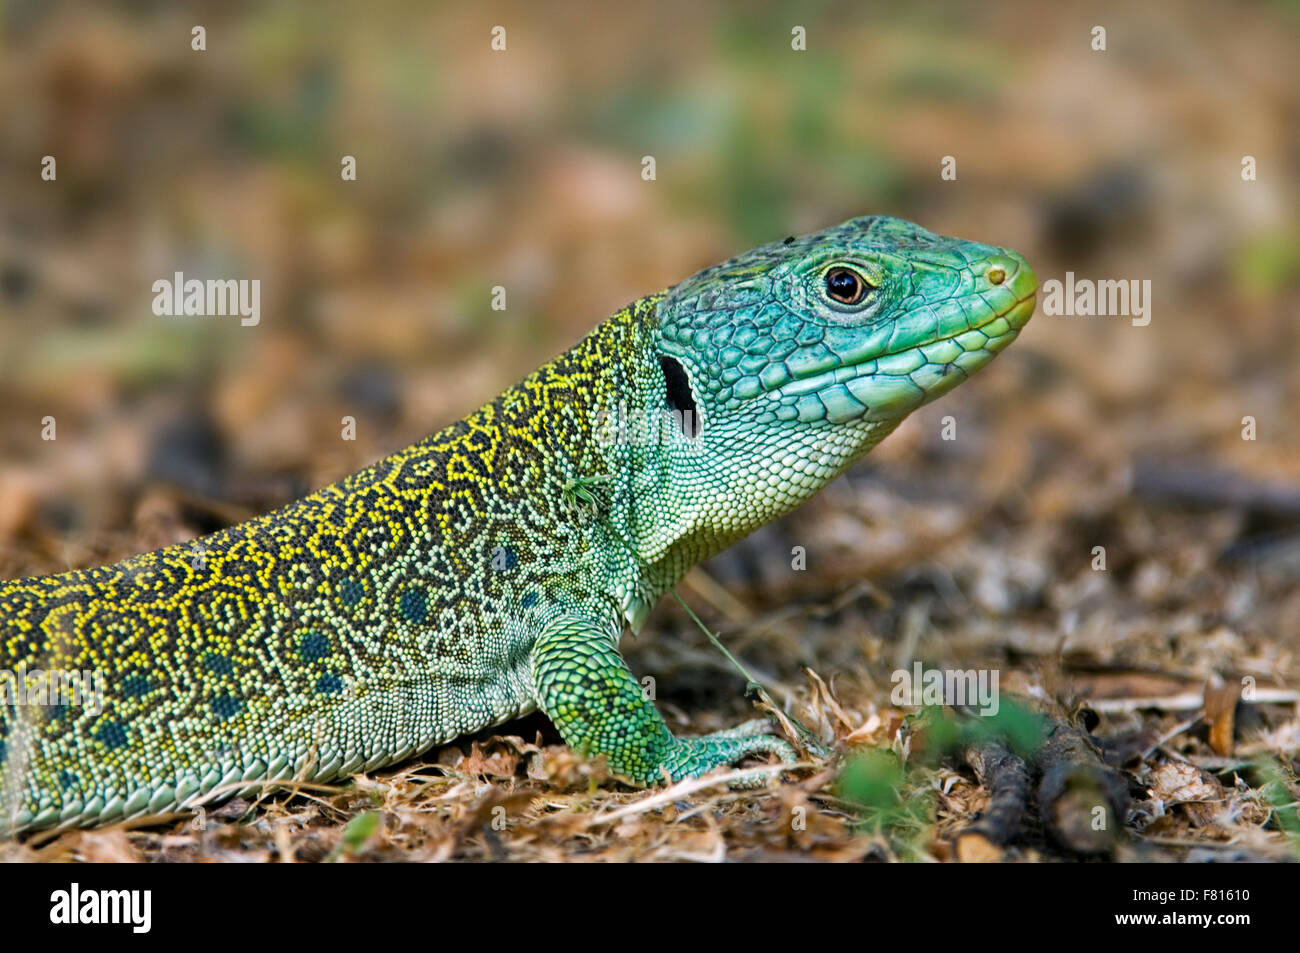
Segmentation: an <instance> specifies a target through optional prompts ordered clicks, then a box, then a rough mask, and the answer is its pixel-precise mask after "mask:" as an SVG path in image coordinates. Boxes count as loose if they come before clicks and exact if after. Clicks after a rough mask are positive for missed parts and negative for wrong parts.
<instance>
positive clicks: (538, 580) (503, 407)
mask: <svg viewBox="0 0 1300 953" xmlns="http://www.w3.org/2000/svg"><path fill="white" fill-rule="evenodd" d="M1037 287H1038V284H1037V279H1036V277H1035V275H1034V272H1033V269H1032V268H1031V267H1030V266H1029V264H1028V263H1027V262H1026V261H1025V259H1024V258H1023V257H1021V256H1020V255H1019V254H1018V253H1017V252H1015V251H1013V250H1011V249H1008V248H1002V247H998V246H993V245H986V244H982V243H978V242H972V241H966V240H962V239H957V238H947V237H943V236H940V235H937V234H935V233H932V232H930V231H927V230H926V229H924V228H922V227H920V226H918V225H914V224H911V223H909V222H906V221H903V220H901V219H897V218H891V217H886V216H868V217H861V218H856V219H852V220H850V221H847V222H845V223H843V224H841V225H837V226H834V227H830V228H826V229H824V230H822V231H819V232H815V233H812V234H809V235H804V236H802V237H790V238H787V239H785V240H784V241H779V242H773V243H771V244H766V245H762V246H760V247H758V248H755V249H753V250H751V251H748V252H746V253H744V254H741V255H739V256H738V257H735V258H732V259H731V260H729V261H727V262H725V263H723V264H720V265H716V266H713V267H710V268H706V269H704V270H703V271H700V272H699V273H697V274H696V275H694V276H692V277H690V278H688V279H686V280H685V281H683V282H681V283H679V284H677V285H674V286H672V287H671V288H669V289H667V290H666V291H662V292H659V293H656V294H652V295H649V296H647V297H644V298H641V299H639V300H637V301H634V302H633V303H631V304H629V305H628V306H626V307H624V308H623V309H621V310H619V311H618V312H616V313H615V314H614V315H612V316H611V317H610V318H609V319H608V320H606V321H605V322H603V323H602V324H600V325H598V326H597V327H596V328H595V329H594V330H593V331H591V332H590V333H589V334H588V335H587V336H585V337H584V338H583V339H582V340H581V341H580V342H579V343H577V344H576V345H575V346H574V347H572V348H571V349H570V350H568V351H566V352H565V353H563V354H561V355H560V356H559V357H557V358H555V359H554V360H552V361H550V362H549V363H546V364H543V365H542V366H541V367H540V368H538V369H537V370H536V371H534V372H533V373H532V374H530V375H528V376H527V377H526V378H525V379H524V380H523V381H521V382H520V383H518V384H516V385H514V386H512V387H510V388H508V389H506V390H505V391H503V392H502V393H501V394H500V395H499V396H497V397H496V398H495V399H493V400H491V401H490V402H488V403H487V404H485V405H484V406H482V407H480V408H479V409H478V410H476V411H474V412H473V413H471V414H469V415H468V416H466V417H464V418H463V419H461V420H460V421H458V422H456V423H454V424H452V425H450V426H448V427H446V428H445V429H443V430H440V431H438V432H436V433H434V434H432V435H431V436H428V437H426V438H424V439H422V440H420V441H419V442H417V443H415V444H413V445H411V446H409V447H407V448H405V449H403V450H400V451H398V452H396V453H394V454H392V455H391V456H388V457H386V458H384V459H381V460H379V461H378V462H377V463H375V464H373V465H372V466H370V467H369V468H367V469H365V470H363V471H361V472H359V473H357V474H355V475H353V476H349V477H347V478H345V479H343V480H341V481H340V482H338V483H335V484H333V485H330V486H327V487H325V488H323V489H321V490H318V491H316V492H314V493H312V494H310V495H308V496H306V497H305V498H303V499H301V500H298V501H296V502H293V503H290V504H288V505H287V506H284V507H283V508H281V509H278V510H275V511H273V512H270V513H268V514H266V515H263V516H260V517H257V518H254V519H252V520H249V521H247V522H244V523H239V524H236V525H233V526H230V527H227V528H225V529H222V530H219V531H218V532H215V533H212V534H210V535H208V536H205V537H202V538H200V539H198V540H196V541H193V542H189V543H180V544H177V545H173V546H169V547H166V548H162V549H159V550H156V551H154V552H151V553H145V554H142V555H137V556H133V557H130V558H127V559H125V560H123V561H122V562H119V563H116V564H113V565H106V566H100V567H95V568H85V569H79V570H75V571H70V572H64V573H60V574H56V575H48V576H38V577H31V578H25V579H18V580H11V581H6V582H2V583H0V672H7V673H14V672H20V673H25V674H23V675H22V677H21V678H17V677H15V676H14V675H12V674H10V675H9V676H8V678H7V680H5V679H0V797H3V805H2V807H3V817H0V832H5V833H7V834H9V835H11V836H12V835H16V834H20V833H23V832H29V831H34V830H38V829H50V828H70V827H78V826H80V827H91V826H98V825H103V824H108V823H113V822H117V821H123V820H127V819H131V818H138V817H142V816H153V815H159V814H162V813H167V812H178V811H187V810H194V809H195V808H196V806H201V805H203V804H207V803H216V802H217V801H219V800H220V799H222V798H225V797H230V796H234V795H235V794H237V793H241V792H251V791H261V790H266V789H273V788H275V787H276V786H284V785H290V784H292V783H295V782H297V783H302V782H321V783H324V782H328V781H332V780H338V779H341V778H344V777H347V776H349V775H353V774H356V773H359V772H370V771H374V770H376V769H379V768H381V767H384V766H387V765H392V764H395V763H397V762H401V761H404V760H409V759H411V758H414V757H416V756H417V755H420V754H422V753H423V752H425V751H427V750H428V749H430V748H432V747H434V746H436V745H441V744H446V743H448V742H450V741H452V740H453V739H455V738H457V737H459V736H462V735H466V734H469V733H473V732H475V731H479V730H482V729H484V728H487V727H490V726H493V725H496V724H500V723H502V722H505V721H508V720H510V719H514V718H517V717H520V716H522V715H525V714H527V713H529V712H531V711H534V710H538V709H540V710H541V711H542V712H543V713H544V714H545V715H546V716H547V717H548V718H549V719H550V720H551V721H552V722H553V723H554V724H555V726H556V728H557V729H558V731H559V733H560V735H561V736H562V738H563V739H564V741H565V742H566V743H567V744H568V745H569V746H570V747H572V748H573V749H574V750H576V751H577V752H579V753H580V754H582V755H585V756H589V757H599V756H603V757H604V758H605V760H606V763H607V766H608V769H609V771H610V773H611V774H612V775H613V776H614V777H616V778H619V779H622V780H623V781H626V782H627V783H629V784H631V785H634V786H641V787H645V786H652V785H655V784H661V783H667V782H673V781H676V780H679V779H682V778H687V777H692V776H699V775H703V774H706V773H708V772H710V771H712V770H714V769H717V768H720V767H726V766H730V765H734V764H739V763H742V762H743V761H744V760H745V759H747V758H750V757H751V756H769V757H770V756H776V757H777V758H778V759H779V761H780V762H782V763H792V762H793V761H794V750H793V748H792V746H791V745H790V744H789V743H788V742H786V741H785V740H784V739H782V738H780V737H778V736H777V735H776V734H775V729H774V728H772V727H770V726H769V724H768V723H767V722H765V721H762V720H757V721H751V722H746V723H744V724H742V725H740V726H739V727H736V728H732V729H729V730H724V731H720V732H716V733H714V734H710V735H705V736H702V737H677V736H675V735H674V734H673V733H672V731H671V730H670V729H669V727H668V725H667V723H666V722H665V720H664V719H663V717H662V716H661V715H660V714H659V712H658V711H657V709H656V707H655V705H654V703H653V701H651V700H650V698H649V697H648V693H646V692H644V691H643V689H642V686H641V684H640V683H639V682H637V681H636V679H635V678H634V676H633V675H632V673H631V672H630V670H629V669H628V666H627V664H626V663H625V662H624V660H623V657H622V655H621V654H620V651H619V643H620V640H621V638H622V636H623V635H624V634H625V632H626V631H628V630H630V631H632V632H637V631H639V630H640V629H641V627H642V625H643V623H644V622H645V620H646V617H647V615H648V614H649V613H650V611H651V609H652V608H653V606H654V605H655V603H656V602H657V600H658V599H659V598H660V597H661V596H662V595H664V594H665V593H667V592H669V591H670V590H672V589H673V587H674V586H675V584H676V583H678V582H679V581H680V580H681V579H682V578H683V576H684V575H685V574H686V572H687V571H688V570H689V569H690V568H691V567H692V566H694V565H695V564H697V563H699V562H700V561H702V560H704V559H706V558H708V557H709V556H711V555H713V554H715V553H718V552H720V551H721V550H723V549H724V548H726V547H727V546H728V545H730V544H731V543H733V542H734V541H736V540H738V539H740V538H741V537H743V536H745V535H747V534H748V533H750V532H751V531H753V530H755V529H757V528H758V527H760V526H761V525H763V524H765V523H768V522H770V521H772V520H774V519H776V518H778V517H780V516H782V515H783V514H785V513H787V512H789V511H790V510H792V509H794V508H795V507H797V506H799V505H800V504H801V503H803V502H805V501H806V500H808V499H809V498H810V497H812V496H813V495H814V494H815V493H817V492H818V490H820V489H821V488H822V487H824V486H825V485H826V484H827V483H828V482H830V481H831V480H833V479H834V478H835V477H836V476H837V475H839V474H840V473H842V472H843V471H844V470H845V469H846V468H847V467H848V466H849V465H850V464H852V463H853V462H854V461H856V460H857V459H858V458H860V457H861V456H863V455H864V454H865V453H867V452H868V451H869V450H870V449H871V448H872V447H874V446H875V445H876V444H877V443H878V442H879V441H880V440H881V439H882V438H884V437H885V436H886V435H887V434H889V433H890V432H891V431H892V430H893V429H894V428H895V427H897V426H898V424H899V423H900V422H901V421H902V420H903V419H904V418H905V417H906V416H907V415H908V414H909V413H910V412H911V411H913V410H915V409H916V408H918V407H920V406H921V405H922V404H925V403H926V402H928V401H930V400H933V399H935V398H936V397H939V396H940V395H941V394H944V393H946V392H947V391H949V390H951V389H952V388H953V387H955V386H957V384H959V383H960V382H962V381H964V380H966V378H967V377H969V376H970V375H971V374H973V373H975V372H976V371H977V370H979V369H980V368H981V367H983V366H984V365H986V364H987V363H988V362H989V361H990V360H992V359H993V357H994V356H995V355H996V354H997V353H998V352H1000V351H1001V350H1002V349H1003V348H1005V347H1006V346H1007V345H1008V344H1010V343H1011V342H1012V341H1013V340H1014V339H1015V338H1016V336H1017V335H1018V334H1019V332H1020V330H1021V329H1022V328H1023V327H1024V326H1025V324H1026V322H1027V321H1028V320H1029V319H1030V317H1031V315H1032V314H1033V311H1034V307H1035V302H1036V292H1037ZM87 672H89V673H93V674H94V675H97V676H102V678H101V679H100V680H99V681H98V682H96V683H95V684H97V685H98V686H99V690H98V691H97V692H95V693H91V692H89V691H87V693H86V694H87V697H86V698H82V699H81V704H80V705H77V704H75V703H73V704H69V703H67V701H68V699H67V698H65V697H64V695H66V694H67V693H66V691H64V693H63V695H58V693H56V692H54V691H53V688H52V686H54V685H55V681H54V678H53V676H54V674H55V673H73V674H75V673H87ZM42 678H44V679H45V685H46V687H47V689H49V691H47V693H46V695H45V696H44V697H42V696H41V695H40V694H39V693H37V694H33V693H32V692H31V691H30V689H31V688H32V687H33V685H35V684H37V683H39V682H40V680H41V679H42ZM62 688H63V689H65V690H66V688H67V682H66V681H65V682H64V683H63V685H62ZM25 690H28V691H27V693H26V695H24V691H25ZM56 695H57V697H56ZM74 696H75V693H74ZM33 699H34V703H33ZM73 701H74V702H75V701H76V699H75V697H74V698H73Z"/></svg>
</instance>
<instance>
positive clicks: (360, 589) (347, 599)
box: [338, 576, 366, 609]
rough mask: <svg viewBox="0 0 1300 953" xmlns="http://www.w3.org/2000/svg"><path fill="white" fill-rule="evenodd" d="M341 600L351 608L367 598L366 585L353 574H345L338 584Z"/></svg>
mask: <svg viewBox="0 0 1300 953" xmlns="http://www.w3.org/2000/svg"><path fill="white" fill-rule="evenodd" d="M338 592H339V601H340V602H342V603H343V604H344V605H345V606H347V607H348V608H349V609H350V608H352V607H353V606H355V605H356V604H357V603H358V602H360V601H361V600H362V599H364V598H365V595H366V587H365V586H363V585H361V583H359V582H357V580H355V579H353V578H352V577H351V576H344V577H343V578H342V579H340V580H339V585H338Z"/></svg>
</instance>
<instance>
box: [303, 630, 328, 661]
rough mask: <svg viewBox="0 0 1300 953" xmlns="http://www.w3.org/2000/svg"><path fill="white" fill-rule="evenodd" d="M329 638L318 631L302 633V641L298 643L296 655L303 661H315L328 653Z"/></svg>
mask: <svg viewBox="0 0 1300 953" xmlns="http://www.w3.org/2000/svg"><path fill="white" fill-rule="evenodd" d="M329 651H330V640H329V639H328V638H327V637H325V636H324V635H321V634H320V633H319V632H316V631H314V630H313V631H311V632H306V633H304V634H303V637H302V642H300V643H299V644H298V657H299V658H301V659H302V660H303V661H304V662H315V661H316V660H317V659H322V658H324V657H325V656H326V655H329Z"/></svg>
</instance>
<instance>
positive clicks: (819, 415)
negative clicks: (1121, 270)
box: [768, 280, 1038, 424]
mask: <svg viewBox="0 0 1300 953" xmlns="http://www.w3.org/2000/svg"><path fill="white" fill-rule="evenodd" d="M1026 284H1027V286H1028V290H1027V291H1026V292H1025V293H1024V294H1022V295H1021V296H1020V297H1018V298H1017V299H1016V300H1015V301H1014V302H1013V303H1012V304H1011V305H1010V306H1008V307H1006V308H1004V309H1003V310H1001V311H1000V312H994V313H992V314H991V316H990V317H989V318H988V320H986V321H984V322H983V323H981V324H979V325H977V326H976V327H974V328H970V329H968V330H965V331H962V332H959V333H956V334H951V335H947V336H945V337H940V338H936V339H934V340H931V341H927V342H925V343H924V344H917V345H913V346H911V347H907V348H902V349H900V350H897V351H894V352H892V353H889V354H884V355H881V356H879V357H876V358H873V359H871V360H867V361H860V362H858V363H855V364H847V365H844V366H841V367H837V368H834V369H832V370H828V371H823V372H822V373H820V374H816V375H813V376H811V377H807V378H802V379H799V380H794V381H790V382H788V383H787V384H785V385H783V386H782V387H780V388H777V389H776V390H773V391H769V393H768V396H769V397H770V398H771V399H773V400H776V401H779V402H780V403H781V406H780V407H779V408H778V409H777V411H776V414H777V417H778V418H780V419H786V420H796V419H797V420H798V421H800V422H801V423H814V422H816V421H819V420H825V421H827V422H829V423H832V424H843V423H848V422H850V421H853V420H859V419H862V420H868V421H884V420H898V419H901V418H902V417H904V416H906V415H907V414H909V413H911V412H912V411H913V410H915V409H916V408H918V407H920V406H921V405H922V404H925V403H928V402H929V401H931V400H934V399H935V398H936V397H939V396H941V395H942V394H946V393H947V392H948V391H950V390H952V389H953V388H954V387H956V386H957V385H958V384H959V383H961V382H962V381H964V380H966V378H968V377H969V376H970V375H971V374H974V373H975V372H976V371H977V370H979V369H980V368H982V367H983V366H984V365H985V364H988V363H989V361H991V360H993V358H994V357H995V356H996V355H997V354H998V352H1000V351H1001V350H1003V349H1004V348H1005V347H1006V346H1007V345H1008V344H1010V343H1011V342H1012V341H1014V340H1015V339H1016V337H1017V336H1018V335H1019V334H1020V330H1021V329H1022V328H1023V327H1024V326H1025V325H1026V324H1027V323H1028V322H1029V319H1030V317H1032V316H1033V313H1034V307H1035V304H1036V301H1037V291H1038V285H1037V281H1036V280H1032V281H1030V282H1027V283H1026Z"/></svg>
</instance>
